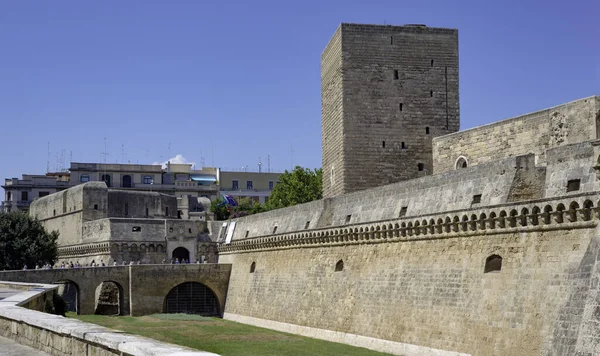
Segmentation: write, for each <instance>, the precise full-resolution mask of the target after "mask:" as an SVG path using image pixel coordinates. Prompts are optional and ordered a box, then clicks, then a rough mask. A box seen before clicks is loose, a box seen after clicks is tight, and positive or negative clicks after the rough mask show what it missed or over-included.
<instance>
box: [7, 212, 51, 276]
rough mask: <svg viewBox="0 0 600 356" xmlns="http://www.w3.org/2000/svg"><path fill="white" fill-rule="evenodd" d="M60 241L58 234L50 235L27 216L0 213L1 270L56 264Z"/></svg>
mask: <svg viewBox="0 0 600 356" xmlns="http://www.w3.org/2000/svg"><path fill="white" fill-rule="evenodd" d="M57 239H58V232H57V231H52V232H50V233H48V232H47V231H46V229H44V227H43V226H42V224H41V223H40V222H39V221H38V220H37V219H34V218H32V217H31V216H29V215H28V214H27V213H24V212H11V213H0V270H2V269H22V268H23V266H24V265H27V266H28V268H33V267H34V266H35V265H36V264H40V265H44V264H46V263H49V264H51V265H52V264H54V261H56V259H57V256H58V246H57V243H56V240H57Z"/></svg>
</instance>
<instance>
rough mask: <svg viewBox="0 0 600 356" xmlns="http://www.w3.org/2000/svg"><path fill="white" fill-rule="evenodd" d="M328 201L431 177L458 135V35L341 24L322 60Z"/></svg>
mask: <svg viewBox="0 0 600 356" xmlns="http://www.w3.org/2000/svg"><path fill="white" fill-rule="evenodd" d="M321 104H322V149H323V197H324V198H330V197H334V196H337V195H340V194H345V193H350V192H355V191H359V190H363V189H367V188H372V187H377V186H381V185H385V184H390V183H394V182H398V181H402V180H407V179H412V178H417V177H420V176H423V175H426V174H431V172H432V171H433V169H432V164H433V163H432V161H433V158H432V138H433V137H437V136H442V135H446V134H448V133H452V132H456V131H458V129H459V122H460V118H459V104H458V30H455V29H445V28H431V27H427V26H425V25H405V26H388V25H360V24H346V23H342V24H341V25H340V26H339V27H338V29H337V30H336V32H335V33H334V35H333V37H332V38H331V40H330V41H329V43H328V44H327V47H326V48H325V51H323V54H322V55H321Z"/></svg>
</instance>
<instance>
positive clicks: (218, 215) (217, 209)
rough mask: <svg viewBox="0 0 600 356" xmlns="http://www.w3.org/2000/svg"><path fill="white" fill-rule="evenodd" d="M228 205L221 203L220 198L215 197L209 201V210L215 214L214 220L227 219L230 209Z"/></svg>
mask: <svg viewBox="0 0 600 356" xmlns="http://www.w3.org/2000/svg"><path fill="white" fill-rule="evenodd" d="M228 207H229V206H227V205H225V204H223V200H222V199H221V198H217V199H215V200H213V201H211V202H210V211H211V213H214V214H215V219H216V220H227V219H229V214H230V210H229V209H228Z"/></svg>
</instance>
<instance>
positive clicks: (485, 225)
mask: <svg viewBox="0 0 600 356" xmlns="http://www.w3.org/2000/svg"><path fill="white" fill-rule="evenodd" d="M599 206H600V194H598V193H588V194H581V195H572V196H569V197H565V198H562V199H540V200H533V201H527V202H521V203H515V204H503V205H496V206H489V207H480V208H476V209H466V210H458V211H451V212H446V213H439V214H432V215H421V216H416V217H408V218H398V219H390V220H382V221H374V222H368V223H362V224H351V225H347V226H336V227H331V228H321V229H310V230H304V231H294V232H289V233H283V234H273V235H265V236H259V237H252V238H246V239H239V240H234V241H232V242H231V243H230V244H220V246H219V253H220V254H221V255H224V254H231V253H243V252H246V251H253V252H254V251H257V250H276V249H290V248H304V247H321V246H324V245H351V244H364V243H385V242H388V243H393V242H403V241H413V240H427V239H446V238H455V237H466V236H478V235H491V234H506V233H510V232H530V231H544V230H556V229H577V228H589V227H594V226H596V225H597V224H598V220H600V207H599Z"/></svg>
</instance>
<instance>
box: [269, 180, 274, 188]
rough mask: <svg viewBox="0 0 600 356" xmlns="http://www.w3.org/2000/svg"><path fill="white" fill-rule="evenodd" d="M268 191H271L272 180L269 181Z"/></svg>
mask: <svg viewBox="0 0 600 356" xmlns="http://www.w3.org/2000/svg"><path fill="white" fill-rule="evenodd" d="M269 190H273V181H272V180H270V181H269Z"/></svg>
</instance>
